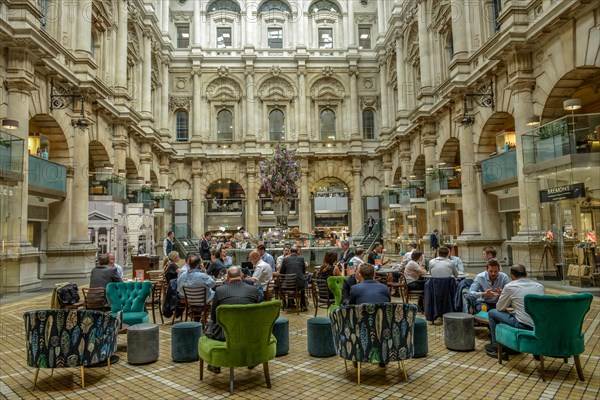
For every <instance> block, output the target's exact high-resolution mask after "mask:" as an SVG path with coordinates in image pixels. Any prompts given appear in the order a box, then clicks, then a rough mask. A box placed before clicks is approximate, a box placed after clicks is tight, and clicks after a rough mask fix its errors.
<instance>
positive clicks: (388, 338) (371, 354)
mask: <svg viewBox="0 0 600 400" xmlns="http://www.w3.org/2000/svg"><path fill="white" fill-rule="evenodd" d="M416 313H417V306H415V305H414V304H405V303H381V304H359V305H352V306H342V307H340V308H338V309H336V310H334V311H333V312H332V313H331V322H332V330H333V338H334V342H335V347H336V352H337V353H338V355H339V356H340V357H342V358H343V359H344V364H346V360H349V361H352V362H354V363H356V366H357V370H358V384H359V385H360V366H361V363H365V362H368V363H372V362H377V363H380V364H387V363H388V362H392V361H397V362H398V366H400V364H402V370H403V371H404V378H405V379H406V380H407V381H408V375H407V373H406V368H405V367H404V360H406V359H408V358H412V356H413V352H414V349H413V333H414V321H415V315H416ZM347 369H348V366H347V364H346V370H347Z"/></svg>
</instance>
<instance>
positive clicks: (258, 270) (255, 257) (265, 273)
mask: <svg viewBox="0 0 600 400" xmlns="http://www.w3.org/2000/svg"><path fill="white" fill-rule="evenodd" d="M248 260H249V261H250V262H251V263H252V265H254V273H253V274H252V282H254V283H258V284H259V285H260V286H262V288H263V290H264V291H265V292H266V291H267V286H269V281H271V279H273V270H272V269H271V266H270V265H269V264H267V263H266V262H265V261H264V260H263V259H262V258H261V257H260V253H259V252H258V251H257V250H252V251H251V252H250V255H249V256H248Z"/></svg>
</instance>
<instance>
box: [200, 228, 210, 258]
mask: <svg viewBox="0 0 600 400" xmlns="http://www.w3.org/2000/svg"><path fill="white" fill-rule="evenodd" d="M211 238H212V233H210V231H206V233H204V238H203V239H202V240H201V241H200V257H202V259H203V260H204V261H210V239H211Z"/></svg>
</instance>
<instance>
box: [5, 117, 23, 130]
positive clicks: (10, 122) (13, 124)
mask: <svg viewBox="0 0 600 400" xmlns="http://www.w3.org/2000/svg"><path fill="white" fill-rule="evenodd" d="M2 128H4V129H8V130H11V131H14V130H15V129H19V121H17V120H16V119H8V118H7V119H3V120H2Z"/></svg>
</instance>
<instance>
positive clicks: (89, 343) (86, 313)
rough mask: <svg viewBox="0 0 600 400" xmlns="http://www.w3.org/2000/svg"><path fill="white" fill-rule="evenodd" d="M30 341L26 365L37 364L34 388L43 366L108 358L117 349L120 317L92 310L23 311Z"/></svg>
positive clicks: (107, 360) (68, 364) (82, 370)
mask: <svg viewBox="0 0 600 400" xmlns="http://www.w3.org/2000/svg"><path fill="white" fill-rule="evenodd" d="M23 319H24V320H25V335H26V344H27V349H26V350H27V365H29V366H30V367H35V368H36V371H35V378H34V380H33V389H35V385H36V383H37V378H38V374H39V372H40V368H52V372H51V376H52V373H53V372H54V368H69V367H78V366H80V367H81V387H82V388H83V387H85V376H84V367H85V366H89V365H93V364H99V363H102V362H106V363H107V365H108V372H110V356H111V355H112V354H113V353H114V352H115V351H116V350H117V335H118V330H119V320H118V319H117V318H116V317H113V316H111V315H109V314H106V313H103V312H100V311H91V310H37V311H27V312H26V313H25V314H23Z"/></svg>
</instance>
